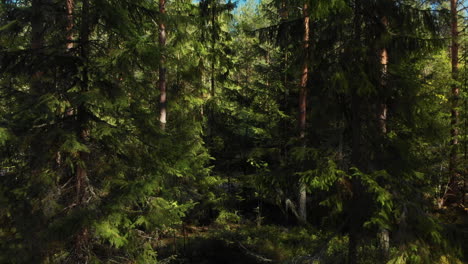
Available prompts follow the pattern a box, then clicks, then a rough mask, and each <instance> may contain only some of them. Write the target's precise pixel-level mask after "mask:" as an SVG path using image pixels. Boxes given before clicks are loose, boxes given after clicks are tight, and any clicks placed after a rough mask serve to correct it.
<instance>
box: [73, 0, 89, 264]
mask: <svg viewBox="0 0 468 264" xmlns="http://www.w3.org/2000/svg"><path fill="white" fill-rule="evenodd" d="M89 9H90V7H89V0H83V6H82V14H81V19H82V20H81V28H80V57H81V60H82V62H83V70H82V74H81V83H80V86H81V91H80V92H82V93H85V92H87V91H88V90H89V76H88V64H89V35H90V25H89V23H90V21H89ZM76 122H77V126H76V128H77V131H76V133H77V137H78V138H79V139H80V141H81V142H82V144H86V143H87V142H88V141H89V136H90V131H89V128H88V125H87V122H88V114H87V112H86V106H85V104H84V103H81V104H80V105H79V106H78V111H77V121H76ZM77 158H78V161H77V163H76V165H75V167H76V174H75V203H76V206H77V207H83V206H85V202H86V198H87V196H88V182H89V180H88V170H87V168H86V165H87V163H88V160H89V153H86V152H84V151H79V152H78V157H77ZM89 240H90V234H89V231H88V228H87V227H86V226H84V227H82V228H81V230H79V231H78V232H77V234H76V236H75V245H74V246H75V254H76V255H75V256H73V258H74V260H75V261H77V263H87V262H88V252H87V250H88V244H89Z"/></svg>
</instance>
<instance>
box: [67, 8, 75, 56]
mask: <svg viewBox="0 0 468 264" xmlns="http://www.w3.org/2000/svg"><path fill="white" fill-rule="evenodd" d="M74 9H75V1H74V0H67V26H66V51H70V50H71V49H72V48H73V46H74V45H73V27H74V26H75V23H74V21H73V11H74Z"/></svg>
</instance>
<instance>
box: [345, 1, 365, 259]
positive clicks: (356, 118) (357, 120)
mask: <svg viewBox="0 0 468 264" xmlns="http://www.w3.org/2000/svg"><path fill="white" fill-rule="evenodd" d="M354 38H355V45H360V44H361V1H360V0H355V6H354ZM356 55H358V54H354V56H356ZM358 57H359V56H357V57H356V58H355V62H356V63H360V62H359V58H358ZM357 89H358V87H357V86H355V87H353V90H352V94H351V113H352V120H351V131H352V145H351V148H352V151H351V163H352V165H353V166H355V167H357V168H359V169H361V159H362V158H361V117H360V104H361V98H360V96H359V94H358V91H357ZM351 186H352V195H353V196H352V198H351V201H350V209H349V211H350V216H349V219H350V220H349V221H350V222H349V242H348V264H357V248H358V243H359V239H358V238H359V229H360V216H359V207H360V200H361V197H360V196H361V189H362V188H361V184H360V182H359V179H356V178H353V179H352V180H351Z"/></svg>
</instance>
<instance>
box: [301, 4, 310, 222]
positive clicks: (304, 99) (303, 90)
mask: <svg viewBox="0 0 468 264" xmlns="http://www.w3.org/2000/svg"><path fill="white" fill-rule="evenodd" d="M302 12H303V13H302V15H303V16H304V18H303V24H304V36H303V39H302V41H303V43H302V49H303V52H304V62H303V65H302V74H301V84H300V87H301V88H300V94H299V139H300V141H301V144H302V147H304V148H305V147H306V140H305V134H306V125H307V123H306V118H307V81H308V78H309V40H310V39H309V38H310V36H309V34H310V28H309V22H310V21H309V20H310V18H309V6H308V5H307V2H305V3H304V6H303V8H302ZM299 216H300V218H301V221H303V222H304V223H305V222H307V190H306V185H305V184H304V183H303V182H302V181H301V183H300V184H299Z"/></svg>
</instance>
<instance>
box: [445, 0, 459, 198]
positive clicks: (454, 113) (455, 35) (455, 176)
mask: <svg viewBox="0 0 468 264" xmlns="http://www.w3.org/2000/svg"><path fill="white" fill-rule="evenodd" d="M457 7H458V0H450V16H451V38H452V47H451V57H452V78H453V80H454V81H457V80H458V73H459V60H458V53H459V47H460V43H459V32H458V11H457ZM459 96H460V88H459V86H458V84H453V85H452V109H451V122H450V123H451V126H452V128H451V131H450V134H451V142H450V147H451V150H450V159H449V185H448V190H447V192H446V193H445V195H444V197H443V204H444V205H449V204H453V203H459V202H461V199H460V198H461V195H460V192H461V190H460V186H459V185H460V182H461V180H460V174H459V173H458V171H457V170H458V122H459V121H458V109H457V108H458V101H459Z"/></svg>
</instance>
